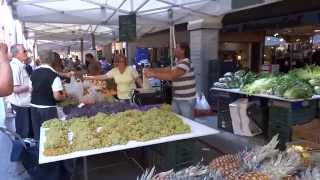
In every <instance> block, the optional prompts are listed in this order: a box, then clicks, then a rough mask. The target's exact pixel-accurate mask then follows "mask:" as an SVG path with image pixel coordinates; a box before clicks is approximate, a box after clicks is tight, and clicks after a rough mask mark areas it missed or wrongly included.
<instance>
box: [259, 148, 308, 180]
mask: <svg viewBox="0 0 320 180" xmlns="http://www.w3.org/2000/svg"><path fill="white" fill-rule="evenodd" d="M301 165H302V160H301V156H300V154H299V153H298V152H296V151H293V150H288V151H287V152H282V153H279V154H278V155H277V156H276V157H273V158H271V159H270V160H269V161H267V162H265V163H263V164H262V165H261V168H260V170H259V171H260V172H261V173H263V174H268V175H269V178H270V179H272V180H280V179H281V178H283V177H285V176H287V175H290V174H292V173H293V172H294V171H296V170H297V169H299V168H300V167H301Z"/></svg>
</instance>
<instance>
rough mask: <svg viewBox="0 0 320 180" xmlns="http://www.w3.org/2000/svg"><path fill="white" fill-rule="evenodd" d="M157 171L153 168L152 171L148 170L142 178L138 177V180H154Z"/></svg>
mask: <svg viewBox="0 0 320 180" xmlns="http://www.w3.org/2000/svg"><path fill="white" fill-rule="evenodd" d="M155 170H156V168H155V167H153V168H152V169H150V170H149V169H147V170H146V171H145V172H144V173H143V174H142V175H141V177H139V176H138V177H137V180H152V179H153V176H154V174H155Z"/></svg>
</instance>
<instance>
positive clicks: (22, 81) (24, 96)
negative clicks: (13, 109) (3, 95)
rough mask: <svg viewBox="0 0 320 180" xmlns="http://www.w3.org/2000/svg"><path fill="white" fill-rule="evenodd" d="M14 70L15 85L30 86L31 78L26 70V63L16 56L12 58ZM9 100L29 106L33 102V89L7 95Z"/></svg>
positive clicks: (11, 63)
mask: <svg viewBox="0 0 320 180" xmlns="http://www.w3.org/2000/svg"><path fill="white" fill-rule="evenodd" d="M10 67H11V70H12V77H13V86H27V87H30V78H29V75H28V73H27V71H26V70H25V64H23V63H22V62H21V61H19V60H18V59H16V58H12V60H11V62H10ZM7 100H8V102H10V103H11V104H14V105H16V106H20V107H28V106H30V102H31V91H28V92H23V93H19V94H17V93H12V94H11V95H9V96H8V97H7Z"/></svg>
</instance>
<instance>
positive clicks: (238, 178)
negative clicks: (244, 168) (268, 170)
mask: <svg viewBox="0 0 320 180" xmlns="http://www.w3.org/2000/svg"><path fill="white" fill-rule="evenodd" d="M225 179H226V180H269V178H268V176H266V175H264V174H261V173H257V172H241V171H238V172H234V173H232V174H230V175H229V176H227V177H226V178H225Z"/></svg>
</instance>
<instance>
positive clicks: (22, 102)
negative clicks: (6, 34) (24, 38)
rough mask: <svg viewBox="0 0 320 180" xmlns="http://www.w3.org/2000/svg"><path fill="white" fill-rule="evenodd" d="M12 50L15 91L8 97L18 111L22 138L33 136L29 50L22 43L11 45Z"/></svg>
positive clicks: (18, 127)
mask: <svg viewBox="0 0 320 180" xmlns="http://www.w3.org/2000/svg"><path fill="white" fill-rule="evenodd" d="M10 51H11V55H12V60H11V62H10V66H11V69H12V77H13V93H12V94H11V95H10V96H8V97H7V100H8V102H9V103H10V104H11V106H12V109H13V110H14V111H15V112H16V117H15V127H16V132H17V133H18V134H19V135H20V136H21V137H22V138H28V137H29V138H32V137H33V133H32V132H33V131H32V125H31V108H30V102H31V88H30V76H29V74H28V72H27V70H26V67H27V66H26V64H27V63H28V52H27V50H26V49H25V48H24V46H23V45H22V44H16V45H13V46H11V48H10Z"/></svg>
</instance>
